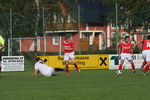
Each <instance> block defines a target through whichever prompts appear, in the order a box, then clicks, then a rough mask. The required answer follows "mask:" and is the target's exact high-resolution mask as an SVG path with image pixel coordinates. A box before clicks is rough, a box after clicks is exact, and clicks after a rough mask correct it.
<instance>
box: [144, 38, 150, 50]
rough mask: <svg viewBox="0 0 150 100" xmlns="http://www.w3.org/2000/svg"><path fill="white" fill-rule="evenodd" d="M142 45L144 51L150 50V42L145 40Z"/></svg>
mask: <svg viewBox="0 0 150 100" xmlns="http://www.w3.org/2000/svg"><path fill="white" fill-rule="evenodd" d="M142 43H143V50H150V40H144V41H143V42H142Z"/></svg>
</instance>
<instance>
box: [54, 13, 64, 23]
mask: <svg viewBox="0 0 150 100" xmlns="http://www.w3.org/2000/svg"><path fill="white" fill-rule="evenodd" d="M63 21H64V20H63V18H62V17H61V16H60V15H58V14H54V16H53V23H63Z"/></svg>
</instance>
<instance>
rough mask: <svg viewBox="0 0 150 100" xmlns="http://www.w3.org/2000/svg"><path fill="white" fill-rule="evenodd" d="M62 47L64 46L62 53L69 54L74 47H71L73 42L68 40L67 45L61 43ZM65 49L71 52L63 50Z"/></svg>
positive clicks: (64, 42)
mask: <svg viewBox="0 0 150 100" xmlns="http://www.w3.org/2000/svg"><path fill="white" fill-rule="evenodd" d="M63 45H64V52H65V53H71V52H73V51H74V50H73V49H74V47H73V42H72V41H70V40H69V42H68V43H67V42H66V41H63ZM65 48H68V49H72V50H65Z"/></svg>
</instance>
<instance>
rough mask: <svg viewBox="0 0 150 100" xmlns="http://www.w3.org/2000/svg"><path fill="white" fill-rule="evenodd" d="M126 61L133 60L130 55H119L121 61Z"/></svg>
mask: <svg viewBox="0 0 150 100" xmlns="http://www.w3.org/2000/svg"><path fill="white" fill-rule="evenodd" d="M125 59H127V60H128V61H130V60H133V58H132V55H131V54H128V53H121V60H125Z"/></svg>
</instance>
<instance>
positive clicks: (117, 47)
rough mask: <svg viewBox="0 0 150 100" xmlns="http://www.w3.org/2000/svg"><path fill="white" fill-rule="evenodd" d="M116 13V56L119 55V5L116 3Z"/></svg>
mask: <svg viewBox="0 0 150 100" xmlns="http://www.w3.org/2000/svg"><path fill="white" fill-rule="evenodd" d="M115 8H116V9H115V10H116V11H115V12H116V54H118V33H119V32H118V3H117V2H116V3H115Z"/></svg>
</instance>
